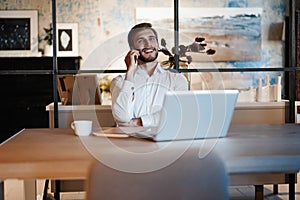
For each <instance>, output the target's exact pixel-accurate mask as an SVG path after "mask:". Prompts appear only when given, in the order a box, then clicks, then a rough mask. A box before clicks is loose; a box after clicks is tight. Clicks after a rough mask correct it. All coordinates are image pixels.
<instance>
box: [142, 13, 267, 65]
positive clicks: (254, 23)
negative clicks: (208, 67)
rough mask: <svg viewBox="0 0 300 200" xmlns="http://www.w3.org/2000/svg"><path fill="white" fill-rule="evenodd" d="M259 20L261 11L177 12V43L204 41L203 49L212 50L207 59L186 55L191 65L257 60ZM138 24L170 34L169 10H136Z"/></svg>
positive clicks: (197, 55)
mask: <svg viewBox="0 0 300 200" xmlns="http://www.w3.org/2000/svg"><path fill="white" fill-rule="evenodd" d="M261 16H262V9H261V8H180V9H179V43H180V44H185V45H186V44H187V43H192V42H193V39H194V38H195V37H204V38H205V43H206V44H207V48H211V49H214V50H216V53H215V54H214V55H211V56H208V55H206V54H201V53H190V54H191V56H192V57H193V62H207V61H216V62H218V61H249V60H260V59H261ZM140 22H150V23H152V25H153V27H154V28H159V29H165V30H172V29H174V28H173V27H174V14H173V8H165V7H152V8H137V9H136V23H140ZM168 38H169V39H172V37H171V38H170V37H168ZM173 41H174V40H173ZM170 44H171V43H170ZM173 44H174V42H173Z"/></svg>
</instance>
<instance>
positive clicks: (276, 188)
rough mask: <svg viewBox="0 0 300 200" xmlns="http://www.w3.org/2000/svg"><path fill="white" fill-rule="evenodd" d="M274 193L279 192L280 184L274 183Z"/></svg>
mask: <svg viewBox="0 0 300 200" xmlns="http://www.w3.org/2000/svg"><path fill="white" fill-rule="evenodd" d="M273 194H278V184H274V185H273Z"/></svg>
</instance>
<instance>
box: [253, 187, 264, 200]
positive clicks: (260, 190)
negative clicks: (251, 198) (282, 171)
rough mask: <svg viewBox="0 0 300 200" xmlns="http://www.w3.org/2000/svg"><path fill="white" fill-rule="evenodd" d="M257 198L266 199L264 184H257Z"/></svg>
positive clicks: (256, 199)
mask: <svg viewBox="0 0 300 200" xmlns="http://www.w3.org/2000/svg"><path fill="white" fill-rule="evenodd" d="M255 200H264V186H263V185H255Z"/></svg>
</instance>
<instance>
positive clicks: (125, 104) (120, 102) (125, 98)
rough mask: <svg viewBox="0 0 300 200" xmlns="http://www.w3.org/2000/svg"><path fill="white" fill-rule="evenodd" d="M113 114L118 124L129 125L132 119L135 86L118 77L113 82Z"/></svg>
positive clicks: (111, 89) (111, 88)
mask: <svg viewBox="0 0 300 200" xmlns="http://www.w3.org/2000/svg"><path fill="white" fill-rule="evenodd" d="M110 92H111V96H112V114H113V117H114V118H115V120H116V121H117V122H121V123H127V122H129V121H130V120H131V118H132V113H133V98H134V84H133V83H132V82H130V81H127V80H124V77H122V76H118V77H116V78H114V79H113V80H112V82H111V87H110Z"/></svg>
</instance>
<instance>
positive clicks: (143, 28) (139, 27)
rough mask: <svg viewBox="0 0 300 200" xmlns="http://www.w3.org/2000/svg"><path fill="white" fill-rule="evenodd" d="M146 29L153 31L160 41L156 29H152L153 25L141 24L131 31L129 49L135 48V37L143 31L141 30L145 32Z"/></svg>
mask: <svg viewBox="0 0 300 200" xmlns="http://www.w3.org/2000/svg"><path fill="white" fill-rule="evenodd" d="M145 29H150V30H152V32H153V33H154V35H155V37H156V39H158V36H157V32H156V30H155V29H154V28H152V24H150V23H147V22H143V23H140V24H136V25H135V26H134V27H132V28H131V30H130V31H129V33H128V37H127V39H128V44H129V47H130V48H133V47H134V42H133V37H134V35H135V34H136V33H137V32H139V31H141V30H145Z"/></svg>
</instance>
